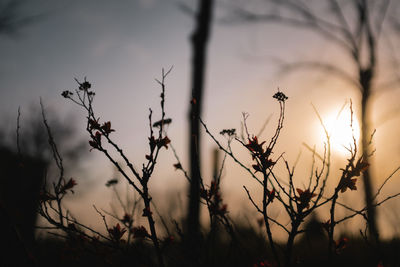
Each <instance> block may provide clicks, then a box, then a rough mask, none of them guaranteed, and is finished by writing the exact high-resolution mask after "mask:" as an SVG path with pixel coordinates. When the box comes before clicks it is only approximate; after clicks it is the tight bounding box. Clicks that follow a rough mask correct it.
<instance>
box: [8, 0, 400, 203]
mask: <svg viewBox="0 0 400 267" xmlns="http://www.w3.org/2000/svg"><path fill="white" fill-rule="evenodd" d="M0 2H4V1H0ZM181 2H185V1H181ZM177 3H178V1H175V0H136V1H135V0H118V1H109V0H86V1H78V0H75V1H62V0H51V1H50V0H36V1H29V2H26V3H24V5H23V6H22V9H21V10H22V11H23V13H24V14H25V13H26V14H28V15H36V14H42V15H43V16H41V17H40V18H39V19H38V20H37V21H35V22H34V23H33V24H31V25H28V26H26V27H23V28H21V29H20V31H18V33H17V35H14V36H0V57H1V61H0V112H1V114H3V115H4V117H5V118H8V119H6V121H7V122H8V124H7V127H15V120H14V118H15V117H16V114H17V109H18V106H21V108H22V118H24V116H29V110H30V109H29V107H30V106H31V105H33V104H35V105H36V104H38V103H39V97H42V99H43V102H44V105H45V106H46V107H47V108H48V110H51V111H55V112H57V113H59V114H60V115H61V116H62V117H65V118H69V115H70V114H72V115H73V116H74V117H75V118H76V120H75V121H74V122H73V123H74V124H77V128H78V129H80V130H79V131H80V132H81V136H83V138H85V139H87V135H85V131H84V128H85V124H84V118H85V117H84V116H85V114H84V113H83V111H82V110H79V108H78V107H77V106H75V105H73V104H72V103H71V102H68V101H66V100H65V99H64V98H62V97H61V95H60V94H61V92H62V91H63V90H66V89H69V90H72V89H74V88H75V87H76V82H75V81H74V78H77V79H79V80H83V78H84V77H87V79H88V80H89V81H90V82H91V83H92V84H93V88H94V89H95V91H96V100H95V108H96V110H97V111H98V116H99V117H101V120H104V121H108V120H110V121H112V126H113V128H114V129H116V132H115V134H114V136H115V138H116V139H117V140H118V141H119V143H120V144H121V145H122V146H123V147H124V148H125V151H126V152H127V153H128V154H129V155H130V157H131V158H132V161H133V162H135V166H137V167H140V165H141V163H142V162H143V161H144V155H145V154H146V152H147V150H148V148H147V141H146V140H147V139H146V136H147V134H148V127H147V125H148V124H147V117H148V108H149V107H151V108H153V109H154V111H155V112H154V120H156V119H157V118H159V114H158V113H157V111H159V109H158V105H159V95H160V88H159V86H158V84H157V83H156V82H155V81H154V79H155V78H159V77H160V74H161V69H162V68H166V69H168V68H170V67H171V66H173V70H172V72H171V74H170V75H169V76H168V78H167V81H166V84H167V89H166V90H167V91H166V112H167V116H168V117H171V118H172V119H173V123H172V125H171V126H170V127H169V129H168V135H169V137H170V139H171V140H172V142H173V145H174V146H175V148H176V149H177V151H178V154H179V155H180V157H181V159H182V161H183V163H185V164H186V162H187V161H186V159H185V156H186V144H187V140H186V133H187V110H188V105H189V100H190V97H189V92H190V91H189V87H190V79H189V74H190V57H191V55H190V42H189V36H190V34H191V32H192V29H193V17H191V15H190V14H187V13H185V12H183V11H182V10H181V9H179V8H178V5H177ZM187 3H188V5H189V6H194V5H193V3H194V1H187ZM225 13H226V9H224V6H220V5H218V9H217V12H216V14H217V17H218V19H221V18H223V16H224V14H225ZM208 51H209V53H208V68H207V81H206V91H205V99H204V114H203V118H204V120H205V121H206V122H207V124H208V125H209V127H210V129H212V130H213V131H214V133H216V134H217V133H218V132H219V131H220V130H221V129H224V128H239V127H240V120H241V118H242V115H241V114H242V112H243V111H245V112H248V113H249V114H250V117H249V127H250V129H251V131H252V132H254V133H257V132H258V131H259V129H260V127H261V125H262V123H263V122H264V120H265V119H266V118H267V117H268V116H270V115H271V114H273V117H272V120H271V122H270V124H269V126H268V127H267V131H266V133H265V135H264V138H268V136H269V134H271V133H272V130H273V127H275V124H276V123H275V121H276V116H277V115H278V112H279V108H278V104H277V103H276V102H275V101H274V100H273V99H272V97H271V96H272V95H273V93H274V92H275V91H276V90H277V88H278V87H280V88H281V90H282V91H284V92H285V93H286V94H287V95H288V96H289V100H288V102H287V113H286V122H285V128H284V130H283V132H282V139H281V141H280V143H279V146H278V149H279V150H280V151H279V153H281V152H283V151H286V154H287V158H288V159H290V160H292V162H294V160H295V159H296V157H297V155H298V154H299V152H300V151H302V158H303V159H304V164H305V166H304V170H300V173H305V172H306V169H307V168H308V167H309V166H310V164H309V163H310V154H309V153H308V152H307V150H305V149H304V147H303V146H302V143H303V142H306V143H308V144H310V145H317V146H319V148H321V147H322V142H323V140H322V139H321V138H320V136H321V133H322V130H321V128H320V127H319V123H318V120H317V117H316V115H315V113H314V111H313V108H312V106H311V103H313V104H314V105H315V107H316V108H317V109H318V110H319V112H320V113H321V115H322V116H323V117H324V118H327V117H332V116H334V115H335V114H336V113H337V112H338V111H339V110H340V108H341V107H342V105H343V104H344V103H346V101H347V103H348V101H349V99H350V98H351V99H353V102H355V103H357V101H358V98H359V95H358V93H357V92H356V91H354V90H351V89H349V88H348V86H346V85H345V84H344V83H342V82H340V81H337V80H332V79H330V78H328V77H324V76H323V75H320V74H313V73H309V72H306V73H305V72H301V73H298V74H295V75H290V76H288V77H280V76H276V75H275V71H276V68H275V65H274V64H275V61H273V60H272V57H274V58H281V59H286V60H293V59H296V58H313V57H314V58H315V55H317V57H318V59H323V60H329V61H333V62H340V61H341V60H342V59H343V57H342V56H340V54H338V53H337V51H336V50H334V49H333V45H332V44H330V43H329V42H324V41H323V40H321V39H319V38H317V37H316V36H315V35H313V34H309V33H307V32H304V31H294V30H292V29H288V28H284V27H277V26H273V25H270V26H266V25H265V24H255V25H250V24H240V23H236V24H226V23H221V22H218V23H216V24H214V25H213V29H212V38H211V42H210V46H209V50H208ZM347 67H348V66H346V68H347ZM349 68H350V69H351V67H349ZM398 97H399V94H398V91H396V92H391V93H390V94H388V95H385V96H382V97H380V98H378V99H377V100H376V104H375V107H376V109H375V110H376V116H375V117H377V118H379V117H381V116H383V115H384V114H386V113H385V112H387V111H390V110H393V109H396V108H398V102H397V101H398ZM383 107H385V108H383ZM24 112H25V113H24ZM355 112H356V113H357V108H355ZM27 113H28V114H27ZM51 115H52V114H51V112H50V114H48V116H51ZM10 118H11V119H10ZM398 118H399V117H398V116H395V117H393V118H391V119H390V120H389V121H387V122H385V123H384V124H382V125H381V126H379V128H377V134H376V138H377V140H376V142H377V144H378V148H377V153H376V154H377V157H380V158H377V159H376V160H377V162H379V164H380V165H379V166H381V168H379V170H382V169H383V171H382V172H383V173H382V172H381V173H379V174H380V175H381V176H386V175H388V174H389V173H390V172H391V171H392V170H393V169H394V167H395V166H398V165H399V164H400V144H399V141H398V139H399V138H398V135H399V128H398V127H397V125H398V124H399V119H398ZM65 123H69V122H68V121H65ZM22 127H23V124H22ZM204 139H207V138H204ZM385 140H386V141H385ZM387 140H393V142H390V143H389V142H387ZM339 146H340V145H339ZM88 148H89V147H88ZM212 148H213V144H212V142H210V141H209V140H207V141H206V142H205V146H204V148H203V149H204V153H205V155H204V163H205V164H206V165H208V164H210V163H211V162H210V161H211V159H210V157H208V155H211V150H212ZM237 148H238V149H239V150H240V147H237ZM341 153H342V152H337V154H338V155H340V157H342V158H341V160H343V155H342V154H341ZM388 154H390V155H391V160H390V161H388V160H387V158H386V156H383V155H388ZM90 156H91V157H92V158H96V161H89V163H88V169H89V173H90V174H89V175H88V176H90V180H91V181H96V182H95V183H92V186H93V188H91V189H92V190H89V191H91V193H92V198H90V199H89V200H88V201H89V202H90V201H92V202H94V201H95V200H94V199H95V197H93V195H96V194H98V192H103V191H102V190H103V189H104V186H103V185H104V183H105V182H106V181H107V180H108V179H109V178H111V176H112V175H113V171H112V168H111V165H110V163H108V162H107V161H106V160H105V159H104V158H103V157H101V155H99V153H97V152H95V151H93V152H91V154H90ZM244 159H246V160H247V162H250V159H249V158H246V157H244ZM160 162H161V163H160V166H159V169H158V170H157V172H156V173H155V177H154V182H153V186H154V188H155V190H159V191H167V192H169V191H173V189H175V188H172V189H171V188H168V187H167V185H169V184H171V183H173V184H175V185H176V189H184V188H185V187H186V181H185V180H184V178H183V176H182V175H180V174H178V173H177V172H175V171H174V169H173V167H172V164H174V163H175V162H176V161H175V160H174V158H173V154H172V153H171V150H170V149H169V150H167V151H164V153H163V155H162V157H161V159H160ZM229 164H231V162H230V163H229ZM336 167H337V169H338V168H339V167H338V166H336ZM232 168H233V167H232ZM207 175H211V171H209V169H207V172H206V173H205V176H207ZM225 176H226V179H230V180H227V181H224V182H223V186H224V187H225V188H226V190H227V191H228V192H231V193H230V195H229V196H228V197H227V199H231V198H234V197H236V198H239V199H241V200H245V199H246V197H245V195H244V193H243V192H242V189H241V186H242V185H243V184H246V183H247V182H248V181H249V180H250V178H246V177H237V175H236V176H235V175H233V174H232V173H230V172H229V171H226V174H225ZM77 179H78V182H79V180H80V179H84V178H82V177H77ZM84 183H85V182H84V180H81V184H84ZM95 192H96V193H95ZM185 194H186V193H185V192H182V196H183V197H184V196H185ZM88 198H89V197H88ZM102 199H103V201H104V199H105V198H102ZM90 206H91V204H90V203H89V204H88V207H90Z"/></svg>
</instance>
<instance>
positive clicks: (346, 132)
mask: <svg viewBox="0 0 400 267" xmlns="http://www.w3.org/2000/svg"><path fill="white" fill-rule="evenodd" d="M321 118H322V121H323V124H324V126H325V128H326V130H327V131H328V134H329V136H330V143H331V149H332V151H333V152H336V153H338V154H341V155H346V154H347V153H348V150H347V149H346V148H350V146H353V144H354V141H353V136H354V138H355V139H356V142H357V143H358V140H359V137H360V124H359V122H358V120H357V118H356V116H354V114H353V121H352V120H351V111H350V107H349V106H348V105H346V106H345V107H344V108H343V109H341V110H340V111H339V112H337V111H332V112H330V113H328V114H326V115H325V116H321ZM320 135H321V139H322V140H324V141H325V140H326V136H325V132H324V130H323V129H321V127H320Z"/></svg>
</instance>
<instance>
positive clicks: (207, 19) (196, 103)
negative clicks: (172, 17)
mask: <svg viewBox="0 0 400 267" xmlns="http://www.w3.org/2000/svg"><path fill="white" fill-rule="evenodd" d="M213 2H214V1H213V0H199V1H198V11H197V14H196V23H195V29H194V32H193V34H192V36H191V43H192V73H191V79H192V85H191V88H192V93H191V97H192V99H191V102H190V103H191V105H190V111H189V124H190V132H189V138H190V146H189V155H190V177H191V183H190V191H189V206H188V215H187V235H188V238H189V240H190V242H191V243H192V244H198V242H197V241H198V239H199V237H200V222H199V221H200V212H199V211H200V179H201V172H200V169H201V153H200V147H201V145H200V144H201V142H200V141H201V138H200V123H199V116H200V114H201V108H202V98H203V91H204V80H205V79H204V77H205V69H206V49H207V42H208V39H209V36H210V26H211V20H212V9H213Z"/></svg>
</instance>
